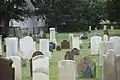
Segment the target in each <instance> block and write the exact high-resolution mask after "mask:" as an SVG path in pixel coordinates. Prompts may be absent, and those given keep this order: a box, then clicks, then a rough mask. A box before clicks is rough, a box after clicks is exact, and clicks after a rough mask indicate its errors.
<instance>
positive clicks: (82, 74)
mask: <svg viewBox="0 0 120 80" xmlns="http://www.w3.org/2000/svg"><path fill="white" fill-rule="evenodd" d="M77 73H78V78H95V77H96V64H95V62H94V61H93V60H91V59H90V58H89V57H84V58H83V59H81V60H80V62H78V64H77Z"/></svg>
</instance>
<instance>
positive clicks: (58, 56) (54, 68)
mask: <svg viewBox="0 0 120 80" xmlns="http://www.w3.org/2000/svg"><path fill="white" fill-rule="evenodd" d="M98 32H99V33H100V34H101V35H103V31H101V30H99V31H98ZM119 32H120V30H114V31H109V33H110V35H119V34H120V33H119ZM92 34H93V32H92V33H88V36H89V38H88V39H86V40H83V49H81V50H80V55H78V56H75V60H77V61H79V60H80V59H81V58H83V57H84V56H89V57H91V58H92V59H93V60H94V61H95V62H96V65H97V71H96V72H97V74H96V78H95V79H77V80H102V79H101V73H102V72H101V71H102V69H101V67H99V65H98V64H99V57H98V56H92V55H91V52H90V49H88V43H89V41H90V37H91V36H92ZM74 35H75V36H77V37H79V35H80V33H74ZM48 37H49V36H48ZM56 38H57V42H58V45H60V44H61V42H62V41H63V40H64V39H66V40H69V37H68V33H57V34H56ZM37 46H38V45H37ZM66 51H68V50H62V51H54V52H53V53H52V58H51V60H50V80H58V61H59V60H63V59H64V55H65V53H66ZM29 69H30V68H29V61H28V62H27V66H26V67H23V68H22V72H23V73H22V78H23V79H22V80H31V78H30V71H29Z"/></svg>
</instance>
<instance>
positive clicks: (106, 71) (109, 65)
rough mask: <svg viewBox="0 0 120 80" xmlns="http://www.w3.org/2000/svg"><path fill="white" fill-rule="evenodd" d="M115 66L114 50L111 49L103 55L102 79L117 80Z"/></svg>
mask: <svg viewBox="0 0 120 80" xmlns="http://www.w3.org/2000/svg"><path fill="white" fill-rule="evenodd" d="M116 68H117V66H116V56H115V53H114V51H113V50H112V49H111V50H109V51H108V52H107V53H106V56H105V57H104V64H103V73H102V74H103V77H102V78H103V79H102V80H118V76H117V70H116Z"/></svg>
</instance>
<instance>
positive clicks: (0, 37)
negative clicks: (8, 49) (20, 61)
mask: <svg viewBox="0 0 120 80" xmlns="http://www.w3.org/2000/svg"><path fill="white" fill-rule="evenodd" d="M0 55H2V35H0Z"/></svg>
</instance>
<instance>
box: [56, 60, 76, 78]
mask: <svg viewBox="0 0 120 80" xmlns="http://www.w3.org/2000/svg"><path fill="white" fill-rule="evenodd" d="M58 80H76V62H75V61H73V60H62V61H59V62H58Z"/></svg>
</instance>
